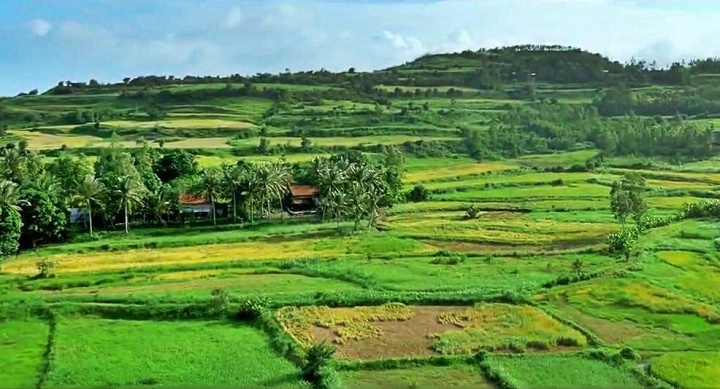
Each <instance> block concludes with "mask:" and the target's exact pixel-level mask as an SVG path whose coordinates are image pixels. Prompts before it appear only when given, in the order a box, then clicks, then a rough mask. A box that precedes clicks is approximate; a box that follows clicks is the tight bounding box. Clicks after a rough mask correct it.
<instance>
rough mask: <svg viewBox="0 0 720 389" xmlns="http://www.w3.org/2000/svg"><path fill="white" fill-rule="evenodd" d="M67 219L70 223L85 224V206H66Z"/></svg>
mask: <svg viewBox="0 0 720 389" xmlns="http://www.w3.org/2000/svg"><path fill="white" fill-rule="evenodd" d="M67 211H68V221H69V222H70V224H85V223H87V220H88V212H87V208H77V207H72V208H68V209H67Z"/></svg>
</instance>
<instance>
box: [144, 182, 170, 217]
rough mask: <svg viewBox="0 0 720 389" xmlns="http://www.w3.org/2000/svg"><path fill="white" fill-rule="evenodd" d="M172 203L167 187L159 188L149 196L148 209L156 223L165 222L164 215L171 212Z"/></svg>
mask: <svg viewBox="0 0 720 389" xmlns="http://www.w3.org/2000/svg"><path fill="white" fill-rule="evenodd" d="M170 208H171V204H170V200H169V198H168V191H167V190H166V189H165V188H160V189H158V191H157V192H155V193H153V194H152V195H150V196H149V197H148V210H149V211H150V214H151V215H152V219H153V222H155V223H156V224H165V223H166V221H165V220H164V219H163V216H164V215H167V213H168V212H170Z"/></svg>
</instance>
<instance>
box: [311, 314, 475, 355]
mask: <svg viewBox="0 0 720 389" xmlns="http://www.w3.org/2000/svg"><path fill="white" fill-rule="evenodd" d="M462 309H466V307H433V306H426V307H417V308H414V312H415V314H414V315H413V317H412V318H410V319H409V320H405V321H383V322H379V321H376V322H373V323H372V325H373V326H374V327H376V328H378V329H380V331H382V336H380V337H379V338H369V339H363V340H348V341H347V342H345V343H344V344H337V345H336V347H337V352H336V355H337V356H339V357H342V358H355V359H379V358H388V357H403V356H426V355H433V354H436V353H435V351H433V350H432V349H431V348H430V346H431V345H432V343H433V340H434V339H433V338H431V337H430V335H431V334H438V333H443V332H447V331H451V330H455V329H459V328H458V327H456V326H455V325H453V324H449V323H448V324H442V323H440V322H438V316H440V314H442V313H447V312H455V311H458V310H462ZM313 337H314V338H315V339H316V340H317V341H326V342H328V343H332V342H333V341H334V340H335V338H336V336H335V334H334V333H333V332H332V331H331V330H329V329H326V328H321V327H317V326H316V327H313Z"/></svg>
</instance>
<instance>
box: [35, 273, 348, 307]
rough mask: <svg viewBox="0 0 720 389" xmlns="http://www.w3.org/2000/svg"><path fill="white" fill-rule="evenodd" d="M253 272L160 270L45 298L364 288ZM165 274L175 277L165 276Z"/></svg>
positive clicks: (197, 296) (175, 297) (203, 296)
mask: <svg viewBox="0 0 720 389" xmlns="http://www.w3.org/2000/svg"><path fill="white" fill-rule="evenodd" d="M253 271H262V270H261V269H257V270H256V269H249V271H245V272H240V271H233V270H230V271H220V270H216V271H212V272H211V271H198V272H205V273H206V274H207V275H205V276H201V277H199V278H197V279H193V278H181V277H182V276H186V274H179V273H192V272H193V271H185V272H174V273H161V274H158V277H159V279H158V278H153V275H152V274H151V275H148V276H147V277H150V278H148V279H143V278H142V277H138V278H137V279H132V280H130V281H129V282H126V283H124V284H122V283H121V284H119V285H100V286H92V287H80V288H67V289H64V290H62V291H43V292H42V293H43V294H44V295H45V296H46V298H48V299H50V298H54V299H58V298H64V299H71V298H73V297H77V296H88V297H89V296H93V297H96V298H108V297H110V298H114V299H117V298H122V297H126V298H144V297H148V298H149V297H152V298H156V299H157V298H160V299H165V300H171V301H186V300H200V301H203V300H207V299H209V297H210V293H211V292H212V291H213V290H215V289H222V290H224V291H225V292H226V293H228V295H230V296H231V297H237V298H243V297H255V296H265V297H268V298H277V297H281V296H293V295H298V294H314V293H320V292H322V293H343V292H350V291H358V290H361V289H362V288H360V287H359V286H357V285H353V284H351V283H348V282H343V281H338V280H333V279H327V278H320V277H306V276H301V275H296V274H261V273H260V274H254V273H253ZM162 276H166V277H172V278H170V279H167V278H166V279H162Z"/></svg>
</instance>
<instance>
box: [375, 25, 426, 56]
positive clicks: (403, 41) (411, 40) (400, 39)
mask: <svg viewBox="0 0 720 389" xmlns="http://www.w3.org/2000/svg"><path fill="white" fill-rule="evenodd" d="M382 37H383V39H385V40H386V41H388V42H390V44H391V45H392V47H393V48H394V49H396V50H398V51H399V52H402V53H407V54H417V55H420V54H424V53H425V46H424V45H423V43H422V42H421V41H420V39H418V38H416V37H414V36H410V35H402V34H396V33H393V32H391V31H388V30H384V31H383V32H382Z"/></svg>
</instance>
